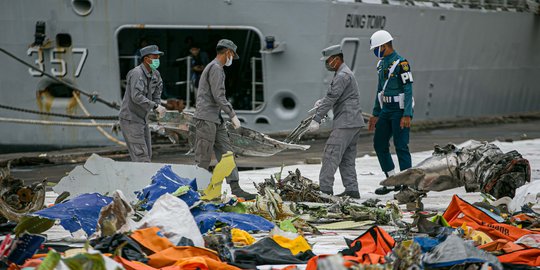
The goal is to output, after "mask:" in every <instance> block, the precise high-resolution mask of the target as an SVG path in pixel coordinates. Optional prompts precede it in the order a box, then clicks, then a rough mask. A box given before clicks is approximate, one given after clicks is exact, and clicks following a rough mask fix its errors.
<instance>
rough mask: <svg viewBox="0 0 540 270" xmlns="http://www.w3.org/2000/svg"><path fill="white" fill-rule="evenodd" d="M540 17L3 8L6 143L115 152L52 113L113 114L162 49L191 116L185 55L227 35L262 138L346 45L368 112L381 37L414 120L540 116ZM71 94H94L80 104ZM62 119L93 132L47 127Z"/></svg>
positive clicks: (366, 5)
mask: <svg viewBox="0 0 540 270" xmlns="http://www.w3.org/2000/svg"><path fill="white" fill-rule="evenodd" d="M538 14H539V8H538V0H528V1H510V0H508V1H506V0H504V1H503V0H500V1H499V0H497V1H494V0H491V1H488V0H482V1H471V2H466V1H462V0H456V1H413V0H406V1H392V0H362V1H359V0H357V1H356V2H355V1H330V0H225V1H223V0H159V1H156V0H154V1H149V0H39V1H38V0H20V1H13V0H4V1H2V2H1V3H0V36H1V38H0V49H1V52H0V60H1V61H0V62H1V63H2V67H1V72H0V105H3V106H4V107H3V109H1V110H0V146H11V147H30V148H32V147H47V146H52V147H75V146H99V145H109V144H112V142H111V140H110V138H109V139H108V138H106V137H105V136H103V134H102V133H100V132H99V131H98V130H96V128H95V127H93V126H92V123H103V122H106V123H110V122H113V121H111V120H99V119H98V120H96V122H91V120H87V119H84V120H81V119H59V118H56V117H55V116H52V115H47V114H46V113H57V114H65V115H85V114H88V115H93V116H107V115H110V116H115V115H117V114H118V110H117V109H115V108H114V107H115V105H118V104H119V103H120V101H121V99H122V95H123V92H124V85H125V76H126V74H127V72H128V71H129V70H130V69H131V68H133V67H134V66H136V65H137V64H138V61H139V60H138V57H137V52H138V49H139V48H140V47H141V45H143V44H157V45H158V46H159V47H160V49H161V50H162V51H164V52H165V55H164V56H163V57H162V58H161V66H160V68H159V70H160V72H161V75H162V77H163V80H164V91H163V96H162V98H163V99H164V100H165V99H179V100H180V99H181V100H185V101H186V106H187V108H186V109H188V110H189V109H192V108H190V107H192V104H194V100H193V97H194V87H193V85H194V83H193V81H194V79H193V78H194V77H193V74H192V69H191V65H192V61H191V60H192V59H191V58H189V57H188V56H189V48H190V47H191V46H193V43H196V44H198V45H197V46H198V47H200V49H201V52H203V53H204V54H206V55H207V56H208V58H209V59H212V58H213V57H214V56H215V45H216V43H217V41H218V40H219V39H221V38H228V39H231V40H233V41H234V42H235V43H236V44H238V46H239V48H238V51H239V54H240V60H238V61H235V63H234V64H233V65H232V66H231V67H229V68H227V69H226V72H227V81H226V86H227V95H228V98H229V99H230V101H231V103H232V104H233V107H234V108H235V109H236V110H237V112H238V115H239V118H240V119H241V121H243V123H244V125H245V126H247V127H249V128H251V129H254V130H257V131H261V132H267V133H272V132H278V131H287V130H291V129H293V128H294V127H295V126H297V125H298V124H299V123H300V121H301V120H302V119H304V118H305V117H306V116H307V115H308V111H309V110H310V109H311V108H312V107H313V104H314V102H315V101H316V100H317V99H319V98H321V97H323V96H324V95H325V93H326V89H327V87H328V84H329V82H330V80H331V76H332V74H331V73H330V72H328V71H326V69H325V68H324V64H323V63H322V62H321V61H320V60H319V58H320V52H321V49H322V48H325V47H327V46H329V45H332V44H341V45H342V47H343V51H344V54H345V62H346V63H347V64H348V65H349V67H350V68H351V69H352V70H353V71H354V73H355V74H356V78H357V80H358V84H359V89H360V91H361V93H360V94H361V102H362V107H363V110H364V112H367V113H370V112H371V110H372V108H373V103H374V99H375V94H376V83H377V82H376V79H377V76H376V73H377V70H376V63H377V59H376V58H375V56H374V55H373V53H372V52H371V51H370V50H369V38H370V36H371V34H372V33H373V32H375V31H377V30H379V29H385V30H387V31H389V32H390V33H392V35H393V36H394V46H395V48H396V49H397V51H398V52H399V53H400V54H401V55H403V56H404V57H406V58H407V59H408V61H409V63H410V65H411V69H412V72H413V73H414V79H415V80H414V98H415V104H416V105H415V109H414V110H415V115H414V117H415V119H416V120H425V119H431V120H439V119H455V118H463V117H479V116H493V115H505V114H513V113H522V112H532V111H540V86H539V85H540V53H539V49H540V15H538ZM25 63H26V64H25ZM29 65H30V66H33V68H30V67H29ZM73 88H76V89H78V90H81V91H82V92H84V93H86V94H87V96H90V98H87V96H84V95H81V97H80V102H81V104H79V100H78V95H76V94H75V96H74V92H73ZM95 101H98V102H95ZM99 101H104V102H99ZM8 107H9V108H8ZM83 108H84V109H83ZM20 109H25V110H33V111H37V112H42V114H26V113H23V112H22V111H21V110H20ZM14 119H15V120H17V121H19V122H17V121H15V120H14ZM21 119H24V121H26V122H24V121H21ZM55 121H63V122H68V123H74V124H75V123H86V124H88V126H80V125H78V126H69V125H68V124H66V123H64V124H63V125H45V124H44V123H54V122H55ZM38 123H39V124H38ZM113 136H117V137H118V135H113ZM120 139H121V138H120Z"/></svg>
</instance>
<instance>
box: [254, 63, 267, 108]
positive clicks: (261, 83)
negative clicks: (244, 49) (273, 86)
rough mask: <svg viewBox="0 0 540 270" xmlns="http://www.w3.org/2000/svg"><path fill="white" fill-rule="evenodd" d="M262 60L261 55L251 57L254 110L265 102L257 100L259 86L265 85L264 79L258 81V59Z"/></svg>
mask: <svg viewBox="0 0 540 270" xmlns="http://www.w3.org/2000/svg"><path fill="white" fill-rule="evenodd" d="M261 60H262V58H260V57H251V110H253V111H255V110H256V109H257V107H259V106H261V105H263V104H264V102H261V101H257V88H258V86H260V87H262V86H263V85H264V84H263V82H262V81H257V61H261Z"/></svg>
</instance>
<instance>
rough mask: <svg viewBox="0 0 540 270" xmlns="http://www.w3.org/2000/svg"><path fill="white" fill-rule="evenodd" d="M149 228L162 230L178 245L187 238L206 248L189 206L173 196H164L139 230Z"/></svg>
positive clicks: (147, 215)
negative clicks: (183, 238)
mask: <svg viewBox="0 0 540 270" xmlns="http://www.w3.org/2000/svg"><path fill="white" fill-rule="evenodd" d="M149 227H158V228H160V229H161V230H162V232H163V235H164V236H165V237H167V238H168V239H169V241H171V243H178V242H179V241H180V239H182V237H186V238H189V239H191V240H192V241H193V243H194V244H195V246H199V247H204V241H203V238H202V235H201V233H200V231H199V229H198V227H197V223H196V222H195V219H194V218H193V215H192V214H191V212H190V210H189V207H188V205H187V204H186V202H184V201H183V200H181V199H179V198H177V197H174V196H173V195H171V194H168V193H166V194H164V195H162V196H161V197H160V198H159V199H158V200H157V201H156V202H155V203H154V206H153V207H152V210H150V211H149V212H148V213H147V214H146V215H145V216H144V217H143V218H142V219H141V221H139V223H138V228H139V229H141V228H149Z"/></svg>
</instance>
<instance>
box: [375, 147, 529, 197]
mask: <svg viewBox="0 0 540 270" xmlns="http://www.w3.org/2000/svg"><path fill="white" fill-rule="evenodd" d="M530 179H531V168H530V165H529V161H528V160H527V159H524V158H523V157H522V156H521V154H519V153H518V152H517V151H510V152H508V153H503V152H502V151H501V150H500V149H499V148H498V147H497V146H496V145H495V144H492V143H487V142H478V141H470V143H469V144H468V145H466V146H464V147H462V148H458V147H457V146H456V145H454V144H448V145H446V146H445V147H440V146H435V151H434V152H433V154H432V156H431V157H429V158H427V159H426V160H424V161H422V162H420V163H419V164H418V165H416V166H415V167H413V168H410V169H407V170H405V171H402V172H400V173H398V174H396V175H394V176H391V177H388V178H387V179H386V180H383V181H382V182H381V185H383V186H399V185H406V186H408V187H409V188H408V189H403V190H402V191H400V192H399V193H397V194H396V195H395V198H396V199H397V200H398V201H399V202H400V203H402V204H404V203H411V202H414V201H416V200H417V199H419V198H421V197H423V196H425V195H426V193H427V192H428V191H443V190H448V189H453V188H456V187H461V186H465V190H466V191H467V192H482V193H487V194H490V195H492V196H493V197H495V198H497V199H499V198H502V197H505V196H508V197H512V198H513V197H514V195H515V191H516V189H517V188H518V187H520V186H522V185H524V184H525V183H527V182H530Z"/></svg>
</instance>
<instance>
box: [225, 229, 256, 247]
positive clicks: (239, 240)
mask: <svg viewBox="0 0 540 270" xmlns="http://www.w3.org/2000/svg"><path fill="white" fill-rule="evenodd" d="M231 234H232V241H233V243H234V244H235V245H237V244H240V245H242V246H249V245H251V244H253V243H255V238H253V236H251V234H249V233H248V232H246V231H244V230H240V229H237V228H233V229H232V230H231Z"/></svg>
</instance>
